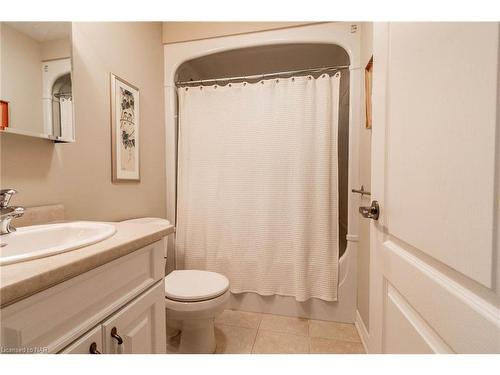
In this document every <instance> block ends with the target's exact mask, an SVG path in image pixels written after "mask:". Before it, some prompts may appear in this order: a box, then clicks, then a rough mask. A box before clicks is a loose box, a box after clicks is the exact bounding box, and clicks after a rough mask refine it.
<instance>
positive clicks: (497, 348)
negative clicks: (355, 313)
mask: <svg viewBox="0 0 500 375" xmlns="http://www.w3.org/2000/svg"><path fill="white" fill-rule="evenodd" d="M498 56H499V24H498V23H404V24H403V23H396V24H392V23H391V24H388V23H379V24H375V26H374V72H375V74H374V81H373V130H372V131H373V139H372V140H373V143H372V146H373V147H372V150H373V154H372V197H373V199H376V200H378V201H379V204H380V208H381V214H380V217H379V220H378V221H377V222H375V221H372V223H371V259H370V262H371V266H370V344H369V347H370V352H383V353H393V352H414V353H428V352H434V353H450V352H456V353H500V310H499V307H500V298H499V297H500V295H499V287H500V283H499V280H498V275H500V262H499V259H498V242H497V240H496V238H497V236H500V234H499V233H498V232H499V212H498V207H499V204H500V203H498V202H495V200H498V199H499V197H500V196H499V192H498V191H496V190H495V189H498V188H500V186H496V185H495V178H498V176H497V175H498V173H499V172H498V171H497V170H496V169H497V168H498V164H499V160H498V159H499V158H500V156H499V155H500V146H499V135H498V134H497V132H498V124H497V122H498V109H497V106H498V98H499V96H498V90H499V77H498V69H499V57H498ZM495 163H496V165H495Z"/></svg>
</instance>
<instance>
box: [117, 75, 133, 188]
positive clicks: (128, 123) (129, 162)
mask: <svg viewBox="0 0 500 375" xmlns="http://www.w3.org/2000/svg"><path fill="white" fill-rule="evenodd" d="M110 89H111V163H112V168H111V169H112V181H113V182H120V181H140V160H139V156H140V153H139V146H140V134H139V131H140V105H139V104H140V98H139V89H138V88H137V87H136V86H134V85H132V84H131V83H129V82H127V81H126V80H124V79H123V78H120V77H118V76H116V75H115V74H113V73H111V74H110Z"/></svg>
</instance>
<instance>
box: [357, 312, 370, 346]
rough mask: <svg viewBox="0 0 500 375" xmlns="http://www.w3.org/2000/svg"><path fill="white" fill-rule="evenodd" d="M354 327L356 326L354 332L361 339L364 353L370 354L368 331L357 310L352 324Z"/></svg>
mask: <svg viewBox="0 0 500 375" xmlns="http://www.w3.org/2000/svg"><path fill="white" fill-rule="evenodd" d="M354 325H355V326H356V330H357V331H358V334H359V337H360V338H361V343H362V344H363V347H364V348H365V352H366V353H368V354H370V351H369V350H368V347H369V346H368V343H369V342H370V335H369V334H368V330H367V329H366V326H365V323H364V322H363V319H362V318H361V315H359V311H358V310H356V321H355V322H354Z"/></svg>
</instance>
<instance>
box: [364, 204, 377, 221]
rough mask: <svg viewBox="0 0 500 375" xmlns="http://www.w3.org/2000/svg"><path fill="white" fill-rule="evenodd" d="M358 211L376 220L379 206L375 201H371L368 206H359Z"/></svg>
mask: <svg viewBox="0 0 500 375" xmlns="http://www.w3.org/2000/svg"><path fill="white" fill-rule="evenodd" d="M359 213H360V214H361V215H363V217H366V218H368V219H373V220H378V216H379V214H380V207H379V205H378V202H377V201H372V204H371V206H370V207H366V206H361V207H360V208H359Z"/></svg>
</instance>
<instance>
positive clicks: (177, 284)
mask: <svg viewBox="0 0 500 375" xmlns="http://www.w3.org/2000/svg"><path fill="white" fill-rule="evenodd" d="M125 222H127V223H134V222H136V223H152V224H154V223H162V224H164V223H167V224H168V221H167V220H165V219H160V218H153V217H142V218H138V219H130V220H126V221H125ZM166 247H167V246H166V243H165V252H166ZM166 256H167V254H166V253H165V257H166ZM229 293H230V292H229V280H228V279H227V277H225V276H224V275H221V274H219V273H217V272H211V271H201V270H176V271H172V272H170V273H169V274H168V275H167V276H166V277H165V308H166V314H167V315H166V316H167V332H166V334H167V333H168V335H170V333H171V332H176V333H178V334H180V343H179V348H178V350H177V353H193V354H194V353H199V354H208V353H214V352H215V329H214V321H215V318H216V317H217V316H218V315H219V314H221V313H222V311H224V309H225V308H226V306H227V303H228V301H229Z"/></svg>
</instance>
